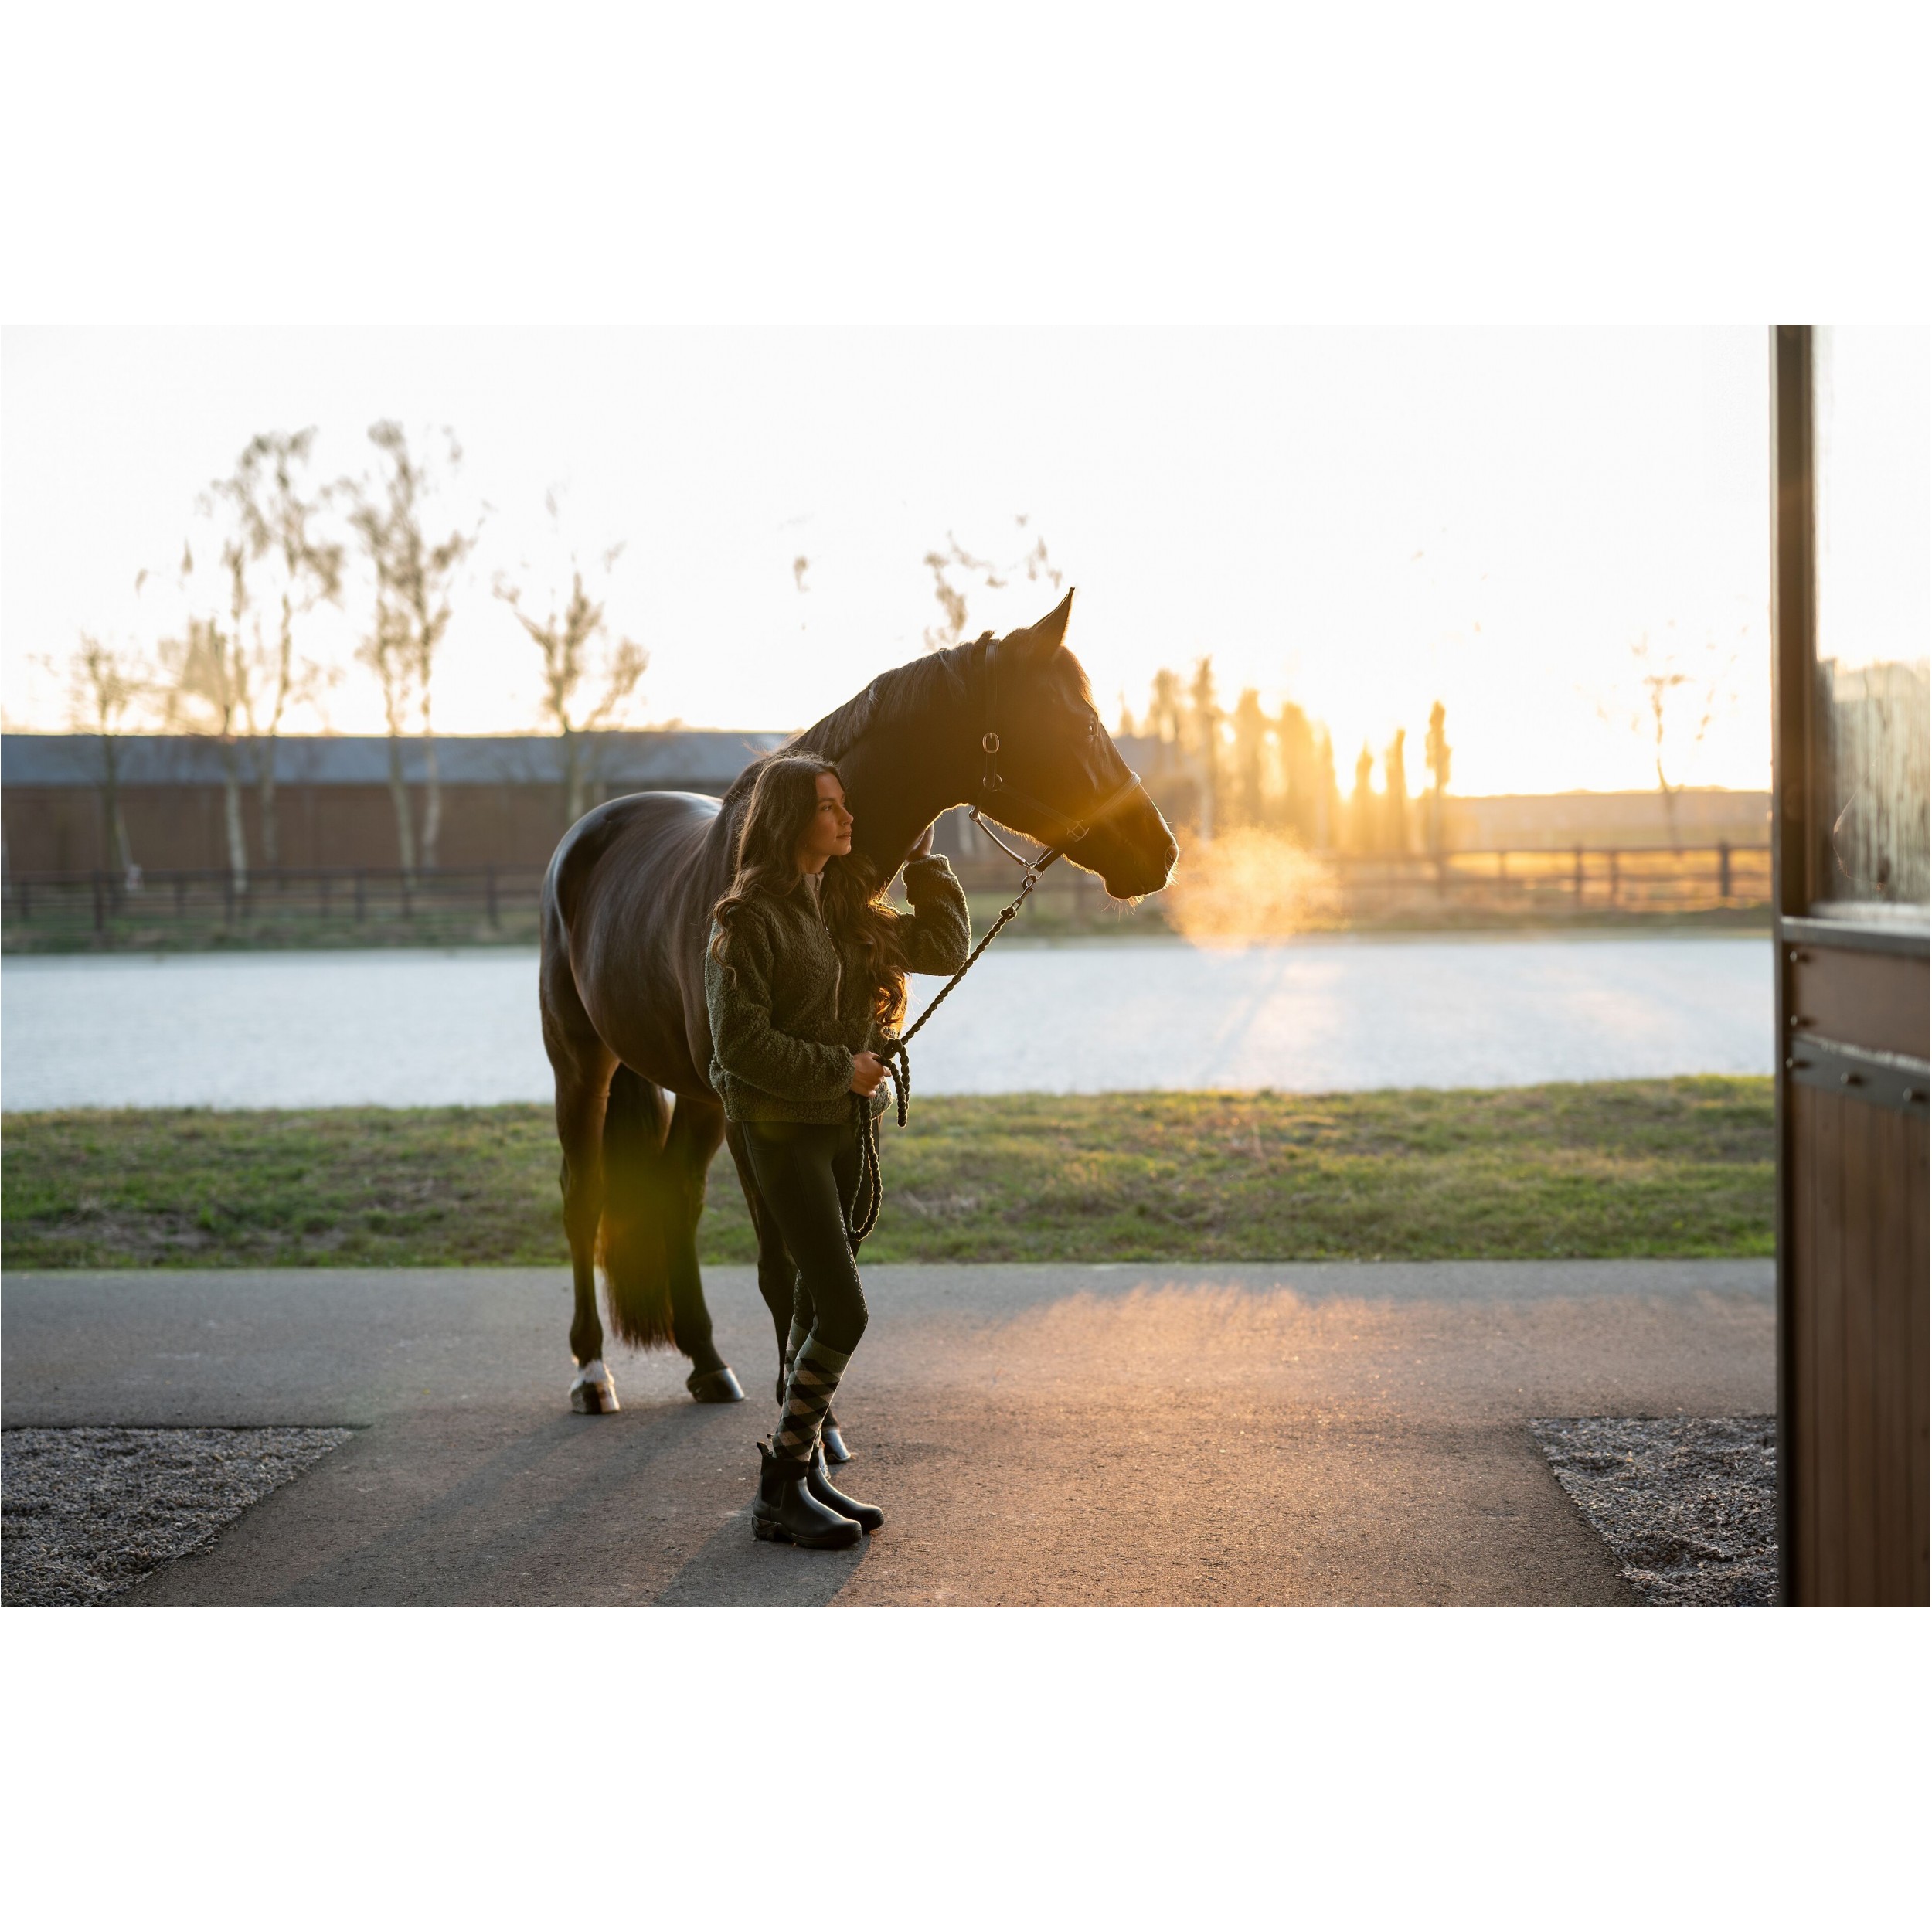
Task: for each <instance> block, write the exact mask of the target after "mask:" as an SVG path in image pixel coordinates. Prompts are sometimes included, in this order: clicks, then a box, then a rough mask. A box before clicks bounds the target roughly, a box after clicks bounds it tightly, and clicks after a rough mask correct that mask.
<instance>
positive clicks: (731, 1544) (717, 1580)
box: [656, 1509, 871, 1610]
mask: <svg viewBox="0 0 1932 1932" xmlns="http://www.w3.org/2000/svg"><path fill="white" fill-rule="evenodd" d="M870 1548H871V1539H870V1538H869V1537H867V1538H866V1539H863V1540H862V1542H860V1543H859V1546H858V1547H857V1548H856V1549H794V1547H793V1546H792V1545H791V1544H790V1543H760V1542H759V1541H758V1539H757V1537H755V1536H753V1534H752V1533H751V1512H750V1509H743V1510H741V1511H740V1512H739V1513H738V1514H737V1515H735V1516H733V1518H732V1519H731V1520H730V1522H728V1523H726V1525H725V1526H724V1527H723V1529H720V1530H719V1531H718V1532H717V1533H716V1535H715V1536H713V1537H712V1538H711V1539H710V1540H709V1542H708V1543H706V1545H705V1546H704V1547H703V1548H702V1549H700V1550H699V1552H698V1553H697V1554H696V1556H693V1557H692V1559H691V1560H690V1561H689V1562H688V1563H686V1564H685V1566H684V1567H683V1568H682V1570H679V1572H678V1573H677V1575H676V1576H675V1577H672V1580H670V1582H669V1583H667V1584H666V1585H665V1587H664V1588H663V1590H662V1591H660V1592H659V1593H658V1597H657V1598H656V1601H657V1602H658V1604H660V1605H661V1606H662V1607H664V1608H665V1609H667V1610H677V1609H699V1608H707V1609H716V1608H720V1607H723V1608H738V1607H753V1606H755V1607H760V1608H765V1609H785V1610H818V1609H822V1608H823V1607H825V1605H826V1604H829V1603H830V1602H831V1601H832V1599H833V1598H834V1597H836V1596H837V1595H838V1593H839V1592H840V1591H841V1590H843V1589H844V1588H845V1586H846V1585H847V1584H848V1583H850V1582H851V1581H852V1579H853V1578H854V1577H855V1576H857V1575H858V1573H859V1566H861V1565H862V1563H864V1562H865V1560H866V1552H867V1551H868V1550H869V1549H870Z"/></svg>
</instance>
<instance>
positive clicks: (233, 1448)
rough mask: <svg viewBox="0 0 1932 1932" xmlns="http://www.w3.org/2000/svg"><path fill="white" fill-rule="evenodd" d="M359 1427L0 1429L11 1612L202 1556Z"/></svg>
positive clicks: (1, 1591)
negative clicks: (198, 1552) (247, 1512)
mask: <svg viewBox="0 0 1932 1932" xmlns="http://www.w3.org/2000/svg"><path fill="white" fill-rule="evenodd" d="M353 1434H355V1431H354V1430H352V1429H103V1428H84V1429H9V1430H5V1431H0V1521H3V1522H4V1532H5V1536H4V1564H3V1565H0V1603H4V1604H6V1605H8V1606H9V1607H12V1606H15V1605H22V1606H26V1605H36V1606H41V1607H46V1606H51V1605H73V1604H104V1603H106V1602H107V1601H108V1600H110V1599H111V1598H112V1597H115V1596H117V1595H118V1594H120V1593H121V1591H122V1590H127V1589H128V1588H130V1587H131V1586H132V1585H134V1584H135V1583H138V1582H140V1580H141V1578H142V1577H146V1576H149V1575H151V1574H152V1573H154V1572H155V1570H158V1569H160V1568H161V1567H162V1565H163V1564H164V1563H173V1562H175V1560H177V1559H178V1558H180V1557H182V1556H186V1555H187V1554H188V1553H189V1551H190V1550H192V1549H199V1548H200V1546H202V1544H203V1543H209V1542H211V1541H213V1539H214V1537H215V1536H216V1535H217V1534H218V1533H219V1532H220V1531H221V1530H223V1529H225V1528H226V1526H228V1525H229V1524H230V1523H231V1522H233V1521H234V1520H235V1519H236V1517H237V1516H239V1515H240V1514H241V1513H242V1512H243V1510H244V1509H247V1508H248V1506H249V1505H250V1504H251V1503H256V1502H260V1500H261V1499H262V1498H263V1497H264V1496H265V1495H267V1494H268V1493H269V1492H270V1490H274V1489H279V1488H281V1486H282V1485H283V1484H284V1483H285V1482H289V1481H293V1480H294V1478H296V1477H297V1476H299V1475H301V1473H302V1471H304V1469H307V1468H309V1467H310V1466H311V1464H314V1463H316V1462H319V1461H321V1458H323V1457H324V1456H325V1455H327V1454H328V1452H329V1451H331V1450H332V1449H338V1448H340V1447H342V1444H344V1443H345V1442H346V1441H348V1440H349V1437H351V1436H352V1435H353Z"/></svg>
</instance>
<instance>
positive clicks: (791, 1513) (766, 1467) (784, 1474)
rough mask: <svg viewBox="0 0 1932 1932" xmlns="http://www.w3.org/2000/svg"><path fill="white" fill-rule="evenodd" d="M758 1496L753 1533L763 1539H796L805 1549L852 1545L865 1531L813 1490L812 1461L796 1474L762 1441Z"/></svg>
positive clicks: (846, 1547)
mask: <svg viewBox="0 0 1932 1932" xmlns="http://www.w3.org/2000/svg"><path fill="white" fill-rule="evenodd" d="M758 1458H759V1462H760V1465H761V1466H760V1469H759V1471H758V1500H757V1502H755V1503H753V1505H751V1533H752V1534H753V1536H756V1537H757V1539H758V1540H759V1541H760V1543H796V1544H797V1545H798V1547H799V1548H800V1549H851V1547H852V1545H853V1544H854V1543H856V1542H858V1540H859V1538H860V1536H862V1535H863V1534H864V1533H865V1532H863V1531H862V1530H861V1529H860V1528H859V1526H858V1524H857V1523H855V1522H853V1521H852V1519H851V1518H850V1517H849V1516H846V1515H841V1514H840V1513H839V1512H838V1511H837V1510H835V1509H827V1508H826V1506H825V1505H824V1504H823V1503H821V1502H819V1501H818V1498H816V1497H815V1496H814V1495H812V1494H811V1490H810V1487H809V1485H810V1481H811V1465H810V1464H807V1465H806V1467H805V1469H804V1471H803V1473H801V1474H798V1475H794V1473H793V1471H794V1470H796V1469H797V1468H798V1465H797V1464H795V1463H784V1462H781V1461H779V1460H778V1458H777V1457H776V1456H774V1454H772V1453H771V1451H770V1449H768V1448H767V1447H766V1446H765V1445H764V1444H763V1443H762V1442H761V1443H760V1444H759V1445H758Z"/></svg>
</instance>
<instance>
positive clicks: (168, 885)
mask: <svg viewBox="0 0 1932 1932" xmlns="http://www.w3.org/2000/svg"><path fill="white" fill-rule="evenodd" d="M1313 859H1314V862H1315V865H1316V866H1318V868H1319V869H1321V873H1322V876H1323V877H1324V879H1325V882H1326V883H1328V885H1329V886H1331V887H1332V894H1333V904H1334V909H1335V913H1336V915H1337V917H1338V918H1339V920H1341V921H1342V923H1351V922H1354V921H1358V920H1359V921H1363V922H1366V923H1375V922H1376V921H1377V920H1382V919H1400V920H1417V919H1424V920H1426V919H1427V918H1428V917H1430V916H1431V915H1432V914H1439V915H1443V916H1446V917H1451V918H1454V917H1460V916H1463V915H1465V914H1468V913H1502V914H1505V915H1509V916H1520V917H1531V918H1543V917H1548V918H1551V919H1561V918H1564V917H1573V916H1575V915H1577V914H1580V913H1582V914H1590V913H1599V912H1614V913H1621V914H1644V913H1654V914H1668V913H1683V912H1690V911H1709V910H1718V909H1723V908H1736V909H1743V908H1747V907H1750V906H1761V905H1764V904H1765V903H1767V900H1768V896H1769V890H1770V848H1769V847H1768V846H1766V845H1716V846H1713V847H1707V848H1697V849H1685V850H1683V851H1679V852H1670V851H1668V850H1657V849H1638V850H1630V849H1589V848H1585V847H1582V846H1577V847H1574V848H1573V849H1570V850H1569V851H1563V852H1551V851H1534V852H1520V851H1512V852H1453V853H1450V854H1447V855H1445V856H1444V857H1443V858H1441V859H1426V858H1420V857H1416V856H1395V855H1376V856H1355V855H1335V854H1319V855H1313ZM957 871H958V872H959V875H960V878H961V883H963V884H964V886H965V887H966V889H967V890H968V892H969V893H971V894H973V895H974V896H975V899H976V900H986V899H988V898H991V897H992V896H996V895H997V896H1002V897H1003V896H1005V895H1007V894H1009V893H1011V892H1012V890H1013V889H1014V887H1015V886H1016V885H1017V883H1018V882H1019V868H1018V867H1016V866H1013V865H1012V864H1010V863H1009V862H1007V861H1005V860H1004V859H992V860H988V859H971V860H964V861H960V862H957ZM542 886H543V867H542V866H471V867H463V868H456V869H443V870H438V871H436V872H418V873H417V875H416V876H414V877H413V879H412V878H410V877H409V876H406V875H405V874H403V872H400V871H396V870H394V869H383V868H379V867H374V866H355V867H349V866H333V867H332V866H318V867H307V868H293V867H284V868H282V869H278V870H274V871H257V872H253V873H251V874H250V875H249V876H248V879H247V883H246V884H245V885H243V884H240V883H238V882H237V881H236V879H235V878H234V876H233V874H232V873H230V872H227V871H226V870H204V871H156V872H147V873H145V875H141V876H138V877H137V878H134V879H122V878H121V877H120V876H118V875H117V874H116V873H114V872H36V873H14V874H12V875H11V876H9V877H8V878H7V879H5V882H4V886H3V887H0V929H3V930H4V935H5V944H6V946H7V947H8V949H9V951H26V950H39V949H40V948H43V947H45V948H49V949H55V948H60V947H88V946H97V945H110V946H113V945H118V946H130V945H132V946H139V945H141V944H158V945H168V944H175V945H179V944H184V943H186V944H193V943H195V942H196V940H197V939H198V938H199V939H204V940H210V941H213V942H215V943H219V940H221V939H222V938H223V937H226V938H228V939H230V940H246V939H247V938H249V937H251V936H252V937H262V938H267V939H279V940H281V941H282V942H283V943H296V944H301V943H309V944H355V943H357V941H358V940H366V941H369V942H376V941H381V940H389V941H393V940H399V939H406V938H409V937H420V938H421V939H422V940H423V941H424V942H425V943H434V942H435V941H437V940H490V939H493V938H504V939H514V938H526V939H527V938H530V937H534V935H535V933H536V913H537V906H538V899H539V892H540V890H541V888H542ZM1038 900H1039V906H1040V910H1042V912H1043V913H1047V914H1048V915H1049V918H1051V919H1052V920H1054V921H1056V922H1066V923H1075V924H1078V923H1084V922H1085V921H1086V920H1088V919H1094V920H1098V919H1100V918H1101V917H1104V916H1105V915H1106V914H1107V911H1108V907H1109V902H1108V900H1107V894H1106V891H1105V889H1104V887H1103V886H1101V884H1100V881H1099V880H1098V879H1095V878H1094V877H1093V876H1092V875H1091V874H1090V873H1087V872H1080V871H1079V870H1078V869H1076V868H1074V867H1073V866H1068V865H1060V866H1055V867H1053V869H1051V870H1050V871H1049V872H1047V873H1046V876H1045V878H1044V879H1043V881H1042V883H1041V885H1040V887H1039V893H1038ZM1152 903H1153V904H1154V905H1155V906H1158V903H1159V902H1158V900H1156V901H1155V902H1152Z"/></svg>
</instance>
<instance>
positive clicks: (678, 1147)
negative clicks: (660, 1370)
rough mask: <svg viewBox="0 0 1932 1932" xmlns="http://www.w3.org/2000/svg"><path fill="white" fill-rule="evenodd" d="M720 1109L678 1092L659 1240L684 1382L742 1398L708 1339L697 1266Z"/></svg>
mask: <svg viewBox="0 0 1932 1932" xmlns="http://www.w3.org/2000/svg"><path fill="white" fill-rule="evenodd" d="M724 1127H725V1119H724V1109H723V1107H720V1106H719V1104H718V1103H717V1102H716V1100H708V1099H702V1098H700V1097H699V1096H697V1095H696V1094H679V1096H678V1098H677V1102H676V1104H675V1106H674V1107H672V1113H671V1128H670V1131H669V1132H668V1133H667V1134H665V1141H664V1163H665V1169H666V1176H665V1178H666V1181H667V1183H668V1185H667V1186H666V1189H665V1192H666V1194H667V1196H669V1197H670V1198H669V1199H667V1201H666V1203H665V1208H666V1212H665V1230H664V1245H665V1263H666V1264H667V1266H668V1268H669V1270H670V1275H671V1325H672V1333H673V1334H674V1335H675V1336H676V1338H677V1345H678V1347H679V1350H680V1351H681V1352H682V1353H683V1354H684V1355H686V1356H688V1357H689V1359H690V1362H691V1373H690V1374H689V1376H687V1377H686V1378H685V1387H686V1388H687V1389H689V1390H690V1391H691V1393H692V1395H693V1396H695V1397H696V1399H697V1400H699V1402H742V1401H743V1400H744V1399H745V1392H744V1390H743V1389H741V1388H740V1386H738V1378H737V1377H736V1376H735V1375H733V1373H732V1372H731V1370H730V1368H729V1367H728V1366H726V1362H725V1359H724V1357H723V1355H720V1354H719V1352H718V1350H717V1345H716V1342H713V1339H712V1333H711V1311H710V1310H709V1308H707V1307H706V1305H705V1298H704V1277H703V1276H702V1273H701V1272H700V1271H699V1267H698V1220H699V1216H701V1215H702V1213H704V1189H705V1174H706V1170H707V1169H708V1168H709V1166H710V1165H711V1162H712V1157H713V1155H716V1152H717V1151H718V1143H719V1141H722V1140H723V1138H724Z"/></svg>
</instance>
